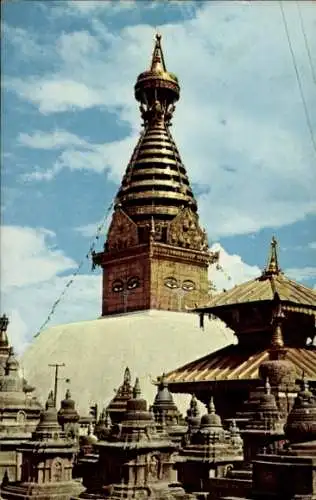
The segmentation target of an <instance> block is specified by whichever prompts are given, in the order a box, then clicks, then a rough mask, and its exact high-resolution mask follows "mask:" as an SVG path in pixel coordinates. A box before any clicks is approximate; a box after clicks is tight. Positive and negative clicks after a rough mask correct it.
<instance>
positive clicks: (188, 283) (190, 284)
mask: <svg viewBox="0 0 316 500" xmlns="http://www.w3.org/2000/svg"><path fill="white" fill-rule="evenodd" d="M182 289H183V290H185V291H187V292H190V291H191V290H195V283H194V281H192V280H185V281H183V283H182Z"/></svg>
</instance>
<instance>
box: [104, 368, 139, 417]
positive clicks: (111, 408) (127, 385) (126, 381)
mask: <svg viewBox="0 0 316 500" xmlns="http://www.w3.org/2000/svg"><path fill="white" fill-rule="evenodd" d="M132 397H133V388H132V385H131V372H130V370H129V368H128V367H127V368H125V372H124V376H123V383H122V385H121V386H120V387H119V388H118V390H117V392H116V394H115V396H114V398H113V399H112V401H111V402H110V404H109V405H108V406H107V408H106V411H107V413H108V414H109V417H110V419H111V421H112V422H113V424H119V423H120V422H121V420H122V418H123V415H124V413H125V411H126V404H127V401H128V400H129V399H131V398H132Z"/></svg>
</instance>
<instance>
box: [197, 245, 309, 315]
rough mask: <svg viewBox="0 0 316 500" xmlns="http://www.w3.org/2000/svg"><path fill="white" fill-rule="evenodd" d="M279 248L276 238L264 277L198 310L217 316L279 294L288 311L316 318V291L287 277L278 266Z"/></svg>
mask: <svg viewBox="0 0 316 500" xmlns="http://www.w3.org/2000/svg"><path fill="white" fill-rule="evenodd" d="M276 246H277V242H276V240H275V238H272V242H271V250H270V256H269V259H268V265H267V267H266V269H265V270H264V271H263V273H262V275H261V276H259V277H258V278H255V279H252V280H250V281H247V282H246V283H242V284H241V285H237V286H235V287H234V288H232V289H231V290H228V291H225V292H222V293H220V294H218V295H215V296H214V297H212V299H211V300H210V301H209V303H208V304H207V305H205V306H203V307H200V308H198V309H196V311H198V312H200V313H201V312H205V313H207V312H210V313H211V312H214V313H215V314H216V309H217V308H222V307H225V306H232V305H235V304H246V303H250V302H251V303H253V302H262V301H273V300H274V299H275V297H276V295H277V297H278V299H279V300H280V301H281V302H283V303H284V302H285V303H287V304H288V307H285V309H292V310H295V311H297V310H299V311H300V312H304V313H306V314H315V315H316V291H315V290H313V289H312V288H309V287H306V286H304V285H302V284H300V283H297V282H296V281H293V280H291V279H289V278H288V277H287V276H285V275H284V274H283V272H282V271H281V269H280V268H279V265H278V256H277V249H276Z"/></svg>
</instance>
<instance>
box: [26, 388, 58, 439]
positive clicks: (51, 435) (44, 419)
mask: <svg viewBox="0 0 316 500" xmlns="http://www.w3.org/2000/svg"><path fill="white" fill-rule="evenodd" d="M60 437H64V433H63V432H62V429H61V426H60V425H59V423H58V417H57V410H56V408H55V404H54V393H53V391H50V393H49V394H48V398H47V401H46V405H45V410H44V411H43V413H42V414H41V418H40V422H39V424H38V426H37V427H36V430H35V432H34V434H33V439H34V440H36V439H39V440H42V439H58V438H60Z"/></svg>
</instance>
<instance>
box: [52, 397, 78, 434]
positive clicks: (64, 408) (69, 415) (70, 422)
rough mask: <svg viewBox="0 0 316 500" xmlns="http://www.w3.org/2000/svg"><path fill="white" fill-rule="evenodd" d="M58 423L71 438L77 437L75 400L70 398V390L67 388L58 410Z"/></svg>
mask: <svg viewBox="0 0 316 500" xmlns="http://www.w3.org/2000/svg"><path fill="white" fill-rule="evenodd" d="M57 415H58V423H59V424H60V426H61V428H62V430H63V431H64V432H65V434H66V435H67V436H69V437H70V438H71V439H75V438H76V439H78V438H79V423H78V422H79V419H80V416H79V413H78V412H77V410H76V408H75V401H74V400H73V399H72V398H71V394H70V390H69V389H67V391H66V394H65V399H63V400H62V401H61V404H60V410H59V411H58V414H57Z"/></svg>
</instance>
